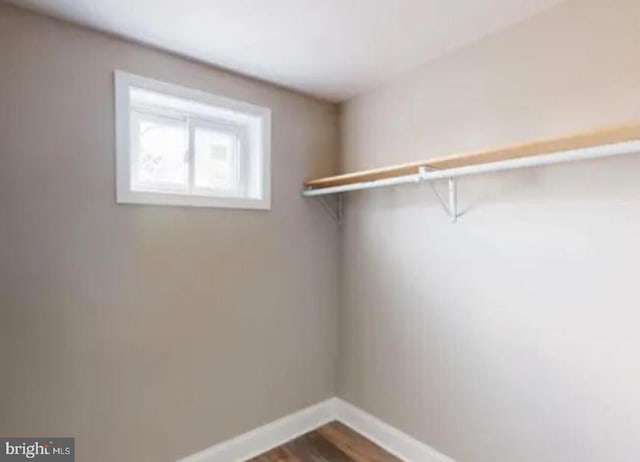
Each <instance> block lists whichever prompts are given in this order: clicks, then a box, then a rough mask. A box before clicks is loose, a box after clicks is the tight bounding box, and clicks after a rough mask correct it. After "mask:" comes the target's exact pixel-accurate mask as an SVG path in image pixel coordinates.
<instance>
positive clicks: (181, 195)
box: [114, 71, 271, 210]
mask: <svg viewBox="0 0 640 462" xmlns="http://www.w3.org/2000/svg"><path fill="white" fill-rule="evenodd" d="M114 82H115V124H116V202H117V203H119V204H148V205H176V206H192V207H218V208H236V209H257V210H269V209H270V208H271V110H270V109H268V108H265V107H262V106H256V105H253V104H249V103H245V102H241V101H236V100H232V99H229V98H226V97H222V96H217V95H213V94H209V93H206V92H203V91H199V90H192V89H189V88H185V87H181V86H178V85H174V84H170V83H166V82H161V81H158V80H154V79H149V78H146V77H141V76H138V75H133V74H129V73H127V72H123V71H115V76H114ZM132 87H133V88H138V89H142V90H148V91H152V92H156V93H160V94H163V95H167V96H172V97H176V98H180V99H183V100H189V101H194V102H196V103H200V104H206V105H209V106H212V107H215V108H217V109H222V110H226V111H231V112H234V113H239V114H243V115H245V116H249V117H252V118H254V119H257V120H258V121H259V124H260V125H259V137H256V135H255V134H253V135H252V136H253V137H252V136H250V134H249V133H248V130H247V129H246V127H242V126H241V124H236V123H234V122H233V121H230V120H226V119H225V118H223V117H222V118H214V117H203V116H201V115H194V114H189V121H190V124H189V126H188V127H187V133H188V136H189V137H190V138H191V137H193V136H194V133H195V128H196V127H212V128H216V129H219V130H221V131H226V132H229V133H234V134H235V135H237V136H238V139H239V142H240V143H241V146H242V148H241V151H242V152H244V153H248V152H249V151H248V150H249V149H253V150H254V151H251V152H252V155H253V156H254V157H253V158H252V159H248V158H244V157H243V158H242V159H240V162H241V166H240V168H242V169H243V174H244V175H245V178H248V175H249V174H252V175H259V177H258V178H253V180H254V182H255V184H257V185H258V186H257V189H258V194H257V196H259V197H235V196H231V195H230V194H229V192H226V194H225V193H223V192H222V190H218V191H215V194H216V195H215V196H213V195H211V194H213V193H214V192H213V191H211V190H206V191H205V190H202V189H199V188H196V187H194V188H190V189H189V190H184V191H182V190H170V191H167V192H159V191H144V190H141V189H138V188H135V187H134V186H135V185H134V184H133V176H132V168H131V166H132V161H133V156H134V155H136V152H135V148H134V146H133V145H132V140H131V128H130V127H131V124H130V122H131V120H130V110H131V100H130V89H131V88H132ZM135 110H136V112H140V110H139V108H138V107H137V106H136V109H135ZM143 111H144V110H143ZM158 114H160V115H161V116H162V117H167V118H173V119H180V118H183V119H184V118H185V114H184V113H182V112H181V111H176V112H172V111H171V110H170V109H164V108H163V109H162V110H161V111H159V110H158V109H156V108H154V109H152V110H150V116H151V117H153V116H154V115H155V116H157V115H158ZM192 125H193V126H192ZM256 138H258V139H256ZM189 146H193V139H190V142H189ZM192 151H193V149H190V150H189V152H188V156H189V165H190V166H191V167H193V166H194V165H195V157H194V156H195V154H194V152H192ZM245 156H246V155H245ZM250 163H251V164H252V165H251V166H250V165H249V164H250ZM250 168H253V170H251V171H250ZM188 174H189V175H190V176H192V175H194V171H193V168H190V169H189V173H188ZM189 184H193V185H194V186H195V183H194V182H193V181H192V180H191V181H189ZM244 193H247V192H246V191H244ZM245 195H246V194H245Z"/></svg>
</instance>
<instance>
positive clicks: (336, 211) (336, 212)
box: [317, 194, 343, 225]
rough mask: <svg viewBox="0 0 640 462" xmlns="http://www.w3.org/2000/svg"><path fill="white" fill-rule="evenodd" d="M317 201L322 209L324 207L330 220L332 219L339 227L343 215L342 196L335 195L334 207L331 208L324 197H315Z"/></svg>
mask: <svg viewBox="0 0 640 462" xmlns="http://www.w3.org/2000/svg"><path fill="white" fill-rule="evenodd" d="M317 199H318V201H320V203H321V204H322V207H324V209H325V210H326V211H327V213H328V214H329V215H330V216H331V218H333V219H334V220H335V222H336V223H338V224H339V225H341V224H342V215H343V204H342V194H338V195H337V197H336V204H335V207H332V206H331V204H329V202H328V201H327V199H326V198H325V196H317Z"/></svg>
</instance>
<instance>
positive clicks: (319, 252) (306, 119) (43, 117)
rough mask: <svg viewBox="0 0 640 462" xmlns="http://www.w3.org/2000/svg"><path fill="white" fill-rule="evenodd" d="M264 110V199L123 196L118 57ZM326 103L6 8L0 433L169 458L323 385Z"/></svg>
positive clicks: (332, 323)
mask: <svg viewBox="0 0 640 462" xmlns="http://www.w3.org/2000/svg"><path fill="white" fill-rule="evenodd" d="M114 69H122V70H125V71H129V72H133V73H137V74H140V75H144V76H148V77H152V78H156V79H160V80H165V81H168V82H174V83H178V84H181V85H184V86H187V87H192V88H197V89H202V90H205V91H210V92H213V93H219V94H223V95H227V96H229V97H233V98H237V99H241V100H245V101H249V102H251V103H255V104H259V105H265V106H268V107H270V108H271V109H272V110H273V145H272V147H273V149H272V156H273V208H272V210H271V211H270V212H256V211H238V210H215V209H193V208H176V207H151V206H149V207H145V206H125V205H116V204H115V199H114V198H115V190H114V185H115V180H114V122H113V111H114V108H113V88H112V87H113V70H114ZM337 125H338V124H337V110H336V108H335V107H333V106H331V105H328V104H325V103H321V102H317V101H314V100H311V99H308V98H306V97H303V96H300V95H297V94H295V93H291V92H288V91H285V90H282V89H279V88H276V87H273V86H270V85H267V84H263V83H259V82H256V81H252V80H249V79H245V78H241V77H238V76H235V75H232V74H228V73H225V72H222V71H219V70H216V69H213V68H210V67H206V66H203V65H200V64H197V63H194V62H191V61H187V60H184V59H180V58H177V57H175V56H172V55H168V54H165V53H162V52H159V51H154V50H151V49H148V48H145V47H142V46H138V45H133V44H130V43H127V42H125V41H121V40H118V39H115V38H112V37H108V36H105V35H102V34H99V33H95V32H91V31H88V30H85V29H81V28H77V27H75V26H71V25H69V24H66V23H62V22H58V21H54V20H50V19H46V18H43V17H39V16H35V15H32V14H30V13H27V12H24V11H21V10H18V9H14V8H12V7H8V6H2V5H0V159H1V161H2V162H1V166H0V242H1V243H2V245H0V261H1V264H0V435H5V436H6V435H20V436H25V435H33V436H45V435H47V436H61V435H68V436H75V437H76V444H77V448H78V457H77V460H79V461H89V460H91V461H92V462H102V461H104V462H113V461H123V462H124V461H132V462H134V461H135V462H143V461H154V462H159V461H175V460H176V459H178V458H179V457H182V456H185V455H188V454H190V453H193V452H194V451H197V450H200V449H203V448H205V447H207V446H209V445H211V444H214V443H216V442H219V441H221V440H224V439H227V438H229V437H232V436H235V435H237V434H239V433H242V432H244V431H247V430H250V429H252V428H254V427H256V426H258V425H261V424H263V423H266V422H269V421H272V420H274V419H276V418H278V417H281V416H283V415H286V414H289V413H291V412H293V411H296V410H299V409H301V408H303V407H305V406H308V405H311V404H314V403H316V402H318V401H320V400H323V399H325V398H328V397H330V396H333V395H334V385H335V384H334V369H335V368H334V359H335V351H334V350H335V344H336V331H337V329H336V320H337V306H338V300H337V286H338V279H337V278H338V270H337V265H338V255H337V252H338V235H337V232H338V231H337V227H336V225H335V223H333V221H332V220H331V219H330V218H329V217H328V216H327V215H326V214H325V213H324V212H323V211H322V209H321V207H320V206H319V205H318V204H317V203H316V202H315V201H305V200H303V199H302V198H301V197H300V186H301V180H302V179H303V178H304V177H307V176H314V175H319V174H327V173H330V172H333V171H334V170H335V169H336V165H335V162H336V160H337V144H338V141H337V128H338V127H337Z"/></svg>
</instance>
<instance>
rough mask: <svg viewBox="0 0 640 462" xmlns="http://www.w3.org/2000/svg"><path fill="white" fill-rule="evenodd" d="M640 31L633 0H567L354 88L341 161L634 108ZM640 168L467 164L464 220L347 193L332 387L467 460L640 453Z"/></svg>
mask: <svg viewBox="0 0 640 462" xmlns="http://www.w3.org/2000/svg"><path fill="white" fill-rule="evenodd" d="M639 43H640V2H638V1H637V0H614V1H611V0H577V1H571V2H568V3H566V4H563V5H561V6H559V7H557V8H555V9H553V10H550V11H549V12H548V13H545V14H544V15H542V16H538V17H535V18H533V19H530V20H528V21H527V22H525V23H522V24H520V25H517V26H516V27H514V28H511V29H509V30H506V31H503V32H501V33H499V34H497V35H495V36H492V37H489V38H486V39H485V40H483V41H481V42H479V43H477V44H476V45H474V46H472V47H469V48H467V49H465V50H463V51H461V52H459V53H456V54H455V55H452V56H449V57H446V58H443V59H440V60H438V61H437V62H434V63H432V64H430V65H427V66H425V67H422V68H421V69H418V70H416V71H415V72H412V73H411V74H410V75H407V76H404V77H402V78H400V79H398V80H395V81H393V82H391V83H389V84H387V85H385V86H383V87H381V88H379V89H377V90H375V91H373V92H372V93H369V94H366V95H364V96H362V97H359V98H357V99H355V100H353V101H351V102H349V103H348V104H346V106H345V107H344V114H343V125H342V128H343V134H344V146H343V149H344V169H345V170H353V169H357V168H363V167H375V166H382V165H387V164H393V163H395V162H401V161H409V160H416V159H420V158H425V157H430V156H437V155H441V154H448V153H452V152H456V151H459V150H465V149H472V148H482V147H489V146H493V145H500V144H504V143H511V142H518V141H522V140H527V139H535V138H539V137H545V136H553V135H558V134H563V133H566V132H571V131H575V130H583V129H588V128H592V127H598V126H601V125H608V124H616V123H619V122H623V121H627V120H632V119H636V120H640V59H638V44H639ZM639 172H640V156H631V157H628V158H619V159H610V160H602V161H592V162H584V163H574V164H571V165H564V166H554V167H548V168H538V169H532V170H527V171H519V172H512V173H501V174H495V175H485V176H482V177H477V178H468V179H464V180H462V181H461V184H460V196H461V201H462V203H461V207H462V208H463V209H466V210H467V213H466V214H465V216H464V217H462V219H461V221H460V223H459V224H456V225H451V224H449V223H448V221H447V218H446V216H445V215H444V212H443V210H442V209H441V208H440V206H439V205H438V203H437V202H436V200H435V199H434V198H433V196H432V194H431V192H430V190H429V187H428V186H423V187H403V188H396V189H390V190H380V191H370V192H362V193H354V194H352V195H350V196H349V200H348V201H347V203H346V218H345V228H344V239H343V243H342V245H343V257H342V258H343V259H342V262H343V265H344V267H343V273H344V278H343V310H342V315H341V326H342V327H341V346H342V351H341V355H340V359H341V361H340V372H339V387H338V388H339V395H340V396H341V397H342V398H345V399H347V400H348V401H350V402H352V403H354V404H355V405H357V406H360V407H362V408H364V409H365V410H367V411H369V412H371V413H373V414H375V415H376V416H378V417H380V418H382V419H383V420H385V421H387V422H389V423H391V424H393V425H395V426H397V427H399V428H401V429H402V430H404V431H406V432H409V433H410V434H412V435H414V436H415V437H417V438H419V439H421V440H423V441H424V442H426V443H428V444H430V445H433V446H434V447H436V448H438V449H440V450H441V451H443V452H445V453H447V454H449V455H451V456H452V457H454V458H456V459H458V460H459V461H460V462H515V461H517V462H542V461H543V462H602V461H605V460H606V461H608V462H629V461H632V460H640V441H639V440H638V435H640V367H639V365H640V362H639V359H640V336H638V325H639V323H640V284H639V282H640V276H639V272H638V261H640V245H639V244H638V236H639V235H640V181H639V179H640V177H639V174H638V173H639ZM440 187H442V186H440ZM441 191H442V192H444V189H441Z"/></svg>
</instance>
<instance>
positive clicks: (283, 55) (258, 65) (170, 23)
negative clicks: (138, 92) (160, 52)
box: [10, 0, 562, 101]
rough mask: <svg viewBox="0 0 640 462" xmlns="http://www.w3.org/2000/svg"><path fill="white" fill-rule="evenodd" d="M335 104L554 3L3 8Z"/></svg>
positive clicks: (397, 0) (45, 4) (273, 0)
mask: <svg viewBox="0 0 640 462" xmlns="http://www.w3.org/2000/svg"><path fill="white" fill-rule="evenodd" d="M10 1H11V2H12V3H15V4H17V5H20V6H24V7H27V8H31V9H34V10H37V11H41V12H44V13H46V14H50V15H53V16H58V17H61V18H65V19H68V20H71V21H74V22H77V23H80V24H83V25H86V26H89V27H93V28H96V29H100V30H104V31H108V32H111V33H115V34H117V35H120V36H123V37H127V38H131V39H134V40H136V41H140V42H143V43H147V44H150V45H154V46H157V47H160V48H163V49H166V50H170V51H173V52H177V53H179V54H182V55H185V56H189V57H191V58H195V59H197V60H200V61H204V62H207V63H211V64H215V65H217V66H220V67H223V68H227V69H230V70H233V71H236V72H239V73H242V74H246V75H250V76H253V77H257V78H260V79H263V80H267V81H270V82H275V83H278V84H280V85H283V86H287V87H290V88H294V89H297V90H300V91H302V92H305V93H309V94H312V95H315V96H319V97H321V98H324V99H329V100H333V101H340V100H345V99H348V98H349V97H351V96H353V95H356V94H358V93H361V92H363V91H366V90H367V89H370V88H371V87H373V86H376V85H378V84H380V83H382V82H384V81H385V80H387V79H389V78H391V77H392V76H394V75H396V74H398V73H401V72H402V71H406V70H409V69H411V68H414V67H417V66H419V65H420V64H423V63H425V62H427V61H429V60H431V59H434V58H436V57H439V56H442V55H443V54H446V53H449V52H451V51H453V50H455V49H458V48H460V47H463V46H465V45H468V44H469V43H471V42H474V41H476V40H478V39H479V38H481V37H483V36H486V35H488V34H491V33H493V32H496V31H498V30H500V29H502V28H505V27H507V26H509V25H511V24H514V23H516V22H518V21H521V20H522V19H524V18H526V17H528V16H532V15H534V14H537V13H539V12H541V11H543V10H545V9H547V8H549V7H551V6H553V5H555V4H557V3H561V1H562V0H10Z"/></svg>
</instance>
